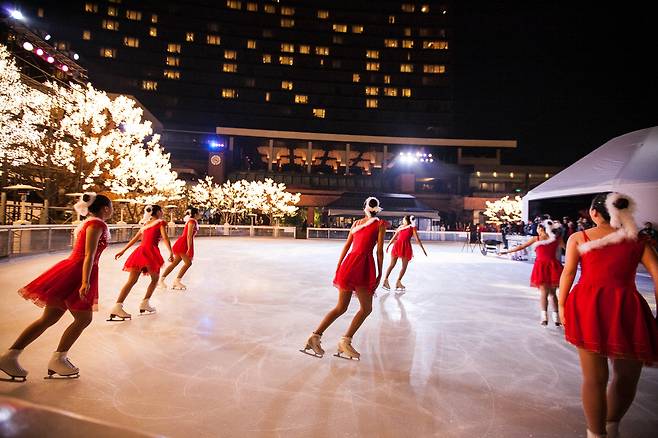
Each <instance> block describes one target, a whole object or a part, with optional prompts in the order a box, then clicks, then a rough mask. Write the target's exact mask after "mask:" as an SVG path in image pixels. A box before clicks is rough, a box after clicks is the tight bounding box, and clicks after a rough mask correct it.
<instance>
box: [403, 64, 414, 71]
mask: <svg viewBox="0 0 658 438" xmlns="http://www.w3.org/2000/svg"><path fill="white" fill-rule="evenodd" d="M400 71H401V72H402V73H413V71H414V65H413V64H400Z"/></svg>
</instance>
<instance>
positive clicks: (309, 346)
mask: <svg viewBox="0 0 658 438" xmlns="http://www.w3.org/2000/svg"><path fill="white" fill-rule="evenodd" d="M321 337H322V336H321V335H318V334H316V333H311V336H309V337H308V340H307V341H306V346H305V347H304V348H303V349H302V350H299V351H301V352H302V353H304V354H308V355H309V356H315V357H322V356H324V350H323V349H322V347H321V346H320V338H321ZM308 350H311V351H313V353H309V352H308Z"/></svg>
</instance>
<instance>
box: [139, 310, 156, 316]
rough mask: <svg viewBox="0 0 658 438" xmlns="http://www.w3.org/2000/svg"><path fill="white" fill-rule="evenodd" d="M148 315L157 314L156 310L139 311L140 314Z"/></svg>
mask: <svg viewBox="0 0 658 438" xmlns="http://www.w3.org/2000/svg"><path fill="white" fill-rule="evenodd" d="M148 315H155V310H154V311H153V312H149V311H148V310H140V311H139V316H148Z"/></svg>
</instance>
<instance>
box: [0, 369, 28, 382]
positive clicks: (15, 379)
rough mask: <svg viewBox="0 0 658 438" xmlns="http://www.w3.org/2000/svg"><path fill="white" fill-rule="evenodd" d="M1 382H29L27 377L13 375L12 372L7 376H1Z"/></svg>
mask: <svg viewBox="0 0 658 438" xmlns="http://www.w3.org/2000/svg"><path fill="white" fill-rule="evenodd" d="M3 373H5V372H4V371H3ZM5 374H7V373H5ZM0 382H14V383H23V382H27V377H23V376H12V375H11V374H7V377H0Z"/></svg>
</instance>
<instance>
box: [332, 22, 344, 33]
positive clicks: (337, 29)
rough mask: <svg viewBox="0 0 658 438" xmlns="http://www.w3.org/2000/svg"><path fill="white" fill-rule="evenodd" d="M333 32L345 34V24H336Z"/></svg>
mask: <svg viewBox="0 0 658 438" xmlns="http://www.w3.org/2000/svg"><path fill="white" fill-rule="evenodd" d="M333 29H334V32H340V33H345V32H347V24H336V23H334V26H333Z"/></svg>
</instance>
